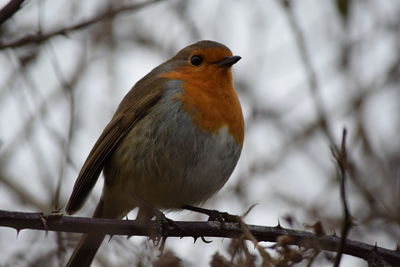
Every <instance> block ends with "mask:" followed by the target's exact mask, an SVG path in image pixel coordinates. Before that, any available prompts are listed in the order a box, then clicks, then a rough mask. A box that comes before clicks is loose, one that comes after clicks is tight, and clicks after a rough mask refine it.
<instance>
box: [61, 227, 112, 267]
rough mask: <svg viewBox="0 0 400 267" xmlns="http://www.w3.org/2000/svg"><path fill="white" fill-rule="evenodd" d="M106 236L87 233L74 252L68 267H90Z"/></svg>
mask: <svg viewBox="0 0 400 267" xmlns="http://www.w3.org/2000/svg"><path fill="white" fill-rule="evenodd" d="M104 237H105V236H104V235H87V234H85V235H84V236H83V237H82V238H81V240H80V241H79V244H78V246H77V247H76V248H75V250H74V252H73V253H72V256H71V258H70V259H69V261H68V263H67V265H66V267H89V266H90V264H91V263H92V261H93V258H94V256H95V255H96V252H97V250H98V249H99V247H100V245H101V243H102V242H103V239H104Z"/></svg>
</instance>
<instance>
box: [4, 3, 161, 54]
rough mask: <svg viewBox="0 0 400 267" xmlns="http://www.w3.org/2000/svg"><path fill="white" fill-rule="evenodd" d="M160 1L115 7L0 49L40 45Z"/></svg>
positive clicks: (10, 43) (16, 41)
mask: <svg viewBox="0 0 400 267" xmlns="http://www.w3.org/2000/svg"><path fill="white" fill-rule="evenodd" d="M160 1H161V0H152V1H148V2H144V3H139V4H130V5H125V6H121V7H117V8H114V9H110V10H106V11H104V12H102V13H100V14H97V15H95V16H93V17H92V18H89V19H87V20H84V21H82V22H79V23H77V24H75V25H71V26H68V27H65V28H61V29H56V30H53V31H51V32H48V33H43V34H41V33H39V34H30V35H26V36H24V37H22V38H21V39H18V40H15V41H11V42H4V43H0V49H4V48H15V47H20V46H24V45H28V44H34V43H41V42H44V41H47V40H48V39H51V38H53V37H55V36H57V35H64V34H67V33H70V32H73V31H76V30H81V29H83V28H85V27H87V26H90V25H92V24H95V23H97V22H100V21H102V20H104V19H105V18H113V17H115V16H117V15H119V14H120V13H122V12H125V11H135V10H139V9H141V8H143V7H145V6H148V5H150V4H154V3H157V2H160Z"/></svg>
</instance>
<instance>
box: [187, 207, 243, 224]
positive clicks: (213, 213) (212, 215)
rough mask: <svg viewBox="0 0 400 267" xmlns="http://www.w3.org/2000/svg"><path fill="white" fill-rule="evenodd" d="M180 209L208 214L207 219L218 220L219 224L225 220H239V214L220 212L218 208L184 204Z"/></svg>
mask: <svg viewBox="0 0 400 267" xmlns="http://www.w3.org/2000/svg"><path fill="white" fill-rule="evenodd" d="M182 209H185V210H190V211H194V212H198V213H202V214H205V215H208V220H209V221H219V222H220V223H221V224H223V223H225V222H239V216H237V215H232V214H229V213H227V212H220V211H218V210H210V209H205V208H199V207H195V206H191V205H184V206H183V207H182Z"/></svg>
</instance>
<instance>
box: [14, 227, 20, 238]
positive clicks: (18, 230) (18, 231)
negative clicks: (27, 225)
mask: <svg viewBox="0 0 400 267" xmlns="http://www.w3.org/2000/svg"><path fill="white" fill-rule="evenodd" d="M15 230H17V238H18V236H19V233H20V232H21V229H19V228H18V229H15Z"/></svg>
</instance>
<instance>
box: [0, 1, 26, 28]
mask: <svg viewBox="0 0 400 267" xmlns="http://www.w3.org/2000/svg"><path fill="white" fill-rule="evenodd" d="M24 1H25V0H11V1H10V2H8V4H7V5H5V6H4V7H3V8H2V9H1V10H0V25H1V24H3V22H5V21H6V20H8V19H9V18H11V17H12V16H13V15H14V14H15V13H16V12H17V11H18V10H19V9H20V8H21V5H22V3H23V2H24Z"/></svg>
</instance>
